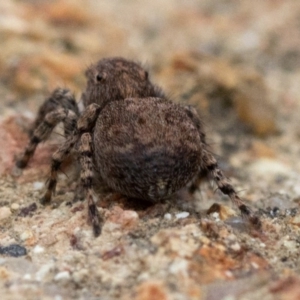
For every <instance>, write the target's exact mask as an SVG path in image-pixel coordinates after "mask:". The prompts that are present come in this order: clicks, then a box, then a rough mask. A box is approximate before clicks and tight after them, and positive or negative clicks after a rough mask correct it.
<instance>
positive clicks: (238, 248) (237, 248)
mask: <svg viewBox="0 0 300 300" xmlns="http://www.w3.org/2000/svg"><path fill="white" fill-rule="evenodd" d="M230 248H231V249H232V250H233V251H240V250H241V246H240V244H239V243H234V244H232V245H231V246H230Z"/></svg>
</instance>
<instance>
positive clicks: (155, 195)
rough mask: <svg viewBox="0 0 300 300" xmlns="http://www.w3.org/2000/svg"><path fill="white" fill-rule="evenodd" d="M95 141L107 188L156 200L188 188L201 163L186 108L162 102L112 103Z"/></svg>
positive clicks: (130, 100) (98, 165)
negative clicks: (185, 187) (187, 185)
mask: <svg viewBox="0 0 300 300" xmlns="http://www.w3.org/2000/svg"><path fill="white" fill-rule="evenodd" d="M120 112H121V113H120ZM149 116H151V117H150V118H149ZM153 128H155V130H153ZM93 141H94V147H95V148H96V147H97V149H98V150H97V152H96V153H95V154H94V159H95V163H96V168H97V169H98V170H99V172H100V174H101V177H102V178H105V179H106V180H105V181H106V183H107V185H108V186H109V187H110V188H112V189H113V190H115V191H118V192H120V193H123V194H125V195H127V196H130V197H135V198H141V199H146V200H150V201H153V202H155V201H159V200H161V199H164V198H166V197H169V196H171V195H172V194H174V193H175V192H176V191H178V190H179V189H180V188H182V187H184V186H185V185H186V184H187V183H188V182H189V181H190V180H191V179H192V178H193V177H194V176H195V175H196V174H197V172H198V169H199V165H200V161H201V155H199V153H201V143H200V136H199V133H198V130H197V128H196V126H195V124H194V123H193V121H192V119H191V118H190V117H189V116H188V114H187V113H186V110H185V109H183V108H182V107H181V106H179V105H176V104H174V103H172V102H171V101H168V100H166V99H161V98H127V99H125V100H119V101H114V102H110V103H109V104H108V105H106V106H105V107H104V108H103V110H102V111H101V112H100V114H99V117H98V119H97V122H96V125H95V129H94V135H93Z"/></svg>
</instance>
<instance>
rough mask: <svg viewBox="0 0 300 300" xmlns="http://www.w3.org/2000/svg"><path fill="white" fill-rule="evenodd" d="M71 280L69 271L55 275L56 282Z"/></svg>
mask: <svg viewBox="0 0 300 300" xmlns="http://www.w3.org/2000/svg"><path fill="white" fill-rule="evenodd" d="M69 279H70V273H69V272H68V271H62V272H59V273H57V274H56V275H55V277H54V280H55V281H60V280H63V281H65V280H69Z"/></svg>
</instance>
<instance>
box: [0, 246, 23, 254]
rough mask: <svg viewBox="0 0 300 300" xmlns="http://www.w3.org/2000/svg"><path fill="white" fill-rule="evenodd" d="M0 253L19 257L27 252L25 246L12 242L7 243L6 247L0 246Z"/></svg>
mask: <svg viewBox="0 0 300 300" xmlns="http://www.w3.org/2000/svg"><path fill="white" fill-rule="evenodd" d="M0 254H4V255H8V256H13V257H19V256H24V255H26V254H27V250H26V248H24V247H22V246H20V245H17V244H13V245H9V246H7V247H0Z"/></svg>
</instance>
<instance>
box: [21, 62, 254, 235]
mask: <svg viewBox="0 0 300 300" xmlns="http://www.w3.org/2000/svg"><path fill="white" fill-rule="evenodd" d="M85 75H86V77H87V85H86V89H85V91H84V92H83V94H82V100H83V104H84V107H85V109H84V110H83V112H82V113H80V112H79V108H78V106H77V103H76V101H75V98H74V95H73V94H72V93H71V92H70V91H69V90H68V89H61V88H58V89H56V90H54V91H53V93H52V94H51V95H50V97H49V98H47V99H46V100H45V102H44V104H43V105H42V106H41V107H40V109H39V111H38V114H37V117H36V120H35V122H34V125H33V129H32V131H31V133H30V140H29V142H28V145H27V146H26V148H25V151H24V153H23V154H22V156H21V157H20V159H19V160H17V162H16V165H17V167H19V168H25V167H26V165H27V163H28V161H29V159H30V158H31V157H32V156H33V154H34V151H35V149H36V147H37V145H38V144H39V143H40V142H42V141H44V140H46V139H47V138H48V137H49V135H50V133H51V132H52V130H53V129H54V127H55V126H56V125H57V124H58V123H60V122H63V124H64V130H65V135H66V139H65V141H64V143H63V144H62V145H61V146H60V147H59V148H58V149H57V150H56V151H55V152H54V153H53V155H52V162H51V173H50V178H49V180H48V183H47V190H46V193H45V195H44V197H43V198H42V199H41V203H42V204H47V203H49V202H50V201H51V198H52V195H53V194H54V192H55V187H56V183H57V175H58V172H59V169H60V166H61V164H62V162H63V161H64V160H65V159H66V158H67V157H68V156H69V155H71V152H72V151H73V150H75V152H76V153H77V154H78V156H79V163H80V182H81V186H82V188H83V190H84V193H85V198H86V199H87V203H88V214H89V218H90V220H91V223H92V226H93V231H94V235H95V236H98V235H100V233H101V228H102V223H103V220H102V217H101V216H100V214H99V212H98V210H97V207H96V203H95V202H94V199H93V186H94V185H95V184H96V182H99V181H100V182H101V184H103V185H105V186H107V187H109V188H110V189H111V190H113V191H115V192H118V193H120V194H123V195H125V196H127V197H130V198H136V199H140V200H143V199H144V200H148V201H151V202H158V201H161V200H163V199H166V198H169V197H170V196H171V195H173V194H174V193H176V192H177V191H178V190H180V189H181V188H183V187H185V186H187V185H188V184H189V183H190V182H193V180H195V178H197V176H198V175H199V176H200V175H201V174H202V173H203V172H206V173H208V174H209V175H210V176H211V177H212V179H213V180H214V181H215V182H216V184H217V187H218V189H220V190H221V191H222V192H223V193H224V194H225V195H228V196H229V197H230V199H231V200H232V202H233V203H234V204H235V205H236V206H237V207H238V208H239V210H240V212H241V213H242V215H244V216H245V217H246V218H247V219H248V220H249V221H250V222H251V223H252V224H254V225H255V226H256V227H260V220H259V218H258V217H257V216H255V215H254V214H253V213H252V212H251V210H250V209H249V208H248V206H246V205H245V204H244V203H243V201H242V200H241V199H240V198H239V196H238V195H237V193H236V191H235V190H234V188H233V186H232V185H231V184H230V183H229V180H228V179H227V178H226V177H225V175H224V174H223V172H222V170H221V169H220V168H219V167H218V163H217V161H216V159H215V157H214V156H213V154H212V153H211V152H210V151H209V149H208V145H207V143H206V138H205V133H204V131H203V125H202V122H201V120H200V118H199V116H198V114H197V112H196V110H195V109H194V108H193V107H191V106H183V105H179V104H175V103H174V102H172V101H171V100H169V99H168V98H167V97H166V96H165V94H164V92H163V91H162V90H161V89H160V88H159V87H157V86H156V85H154V84H152V82H151V81H150V79H149V75H148V72H147V71H146V70H144V68H143V67H142V66H141V65H140V64H138V63H135V62H133V61H129V60H126V59H124V58H119V57H114V58H104V59H101V60H100V61H98V62H97V63H96V64H93V65H91V66H90V67H89V68H88V69H87V70H86V72H85ZM194 182H196V181H194Z"/></svg>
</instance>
